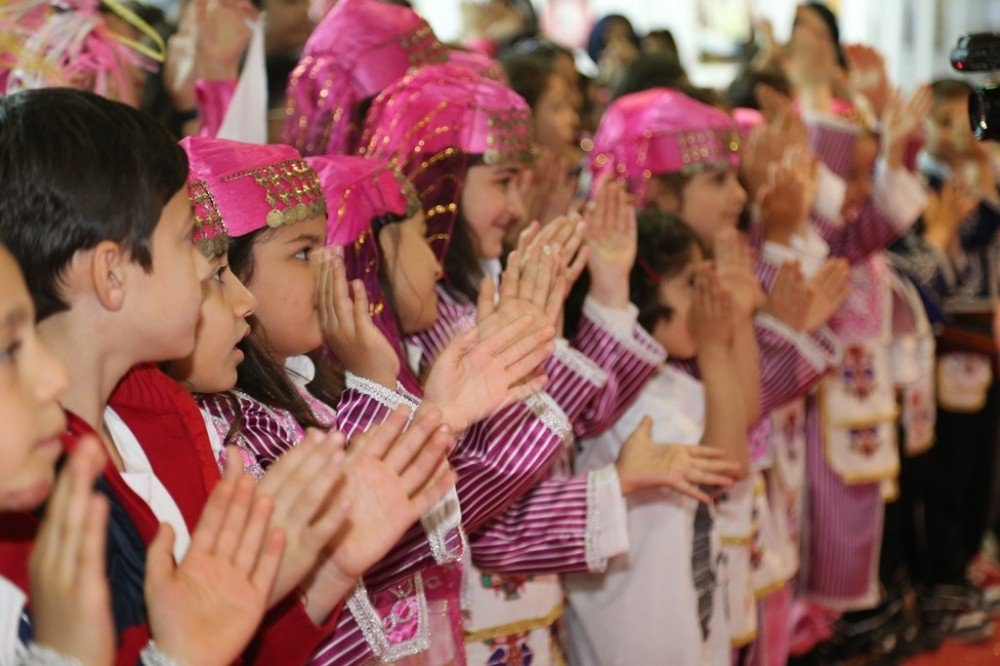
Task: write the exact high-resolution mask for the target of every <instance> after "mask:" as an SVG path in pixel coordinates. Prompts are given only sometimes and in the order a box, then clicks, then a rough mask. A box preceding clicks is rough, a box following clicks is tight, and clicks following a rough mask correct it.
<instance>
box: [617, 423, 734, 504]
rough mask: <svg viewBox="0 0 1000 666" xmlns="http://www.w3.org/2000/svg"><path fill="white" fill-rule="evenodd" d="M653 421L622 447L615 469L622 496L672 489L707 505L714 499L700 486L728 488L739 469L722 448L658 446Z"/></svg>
mask: <svg viewBox="0 0 1000 666" xmlns="http://www.w3.org/2000/svg"><path fill="white" fill-rule="evenodd" d="M652 427H653V421H652V419H651V418H650V417H648V416H647V417H645V418H644V419H643V420H642V423H641V424H640V425H639V427H638V429H636V431H635V432H634V433H632V435H631V436H629V438H628V439H627V440H625V445H624V446H623V447H622V450H621V453H619V455H618V460H617V461H616V462H615V468H616V469H617V471H618V481H619V483H620V484H621V488H622V494H623V495H626V496H628V495H631V494H632V493H636V492H639V491H641V490H650V489H653V488H669V489H671V490H676V491H677V492H679V493H682V494H684V495H687V496H688V497H693V498H694V499H696V500H698V501H699V502H705V503H706V504H707V503H708V502H710V501H711V498H710V497H709V496H708V494H707V493H706V492H704V491H703V490H701V489H700V488H699V486H717V487H719V488H728V487H730V486H731V485H733V479H734V478H736V476H737V475H738V474H739V466H738V465H737V464H736V463H734V462H732V461H730V460H727V459H726V457H725V453H724V452H723V451H721V450H720V449H716V448H712V447H709V446H685V445H683V444H658V443H656V442H654V441H653V440H652V437H651V432H652Z"/></svg>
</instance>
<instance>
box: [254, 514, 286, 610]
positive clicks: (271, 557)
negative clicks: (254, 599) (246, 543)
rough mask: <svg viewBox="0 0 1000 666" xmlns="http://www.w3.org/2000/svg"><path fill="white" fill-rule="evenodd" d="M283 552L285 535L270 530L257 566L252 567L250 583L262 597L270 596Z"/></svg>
mask: <svg viewBox="0 0 1000 666" xmlns="http://www.w3.org/2000/svg"><path fill="white" fill-rule="evenodd" d="M284 550H285V534H284V532H282V531H281V530H271V531H270V532H269V533H268V534H267V537H266V539H265V541H264V547H263V548H262V549H261V552H260V557H259V558H258V560H257V565H256V566H255V567H254V570H253V574H252V575H251V577H250V581H251V583H252V584H253V586H254V587H255V588H257V592H258V593H259V594H261V595H262V596H263V597H265V598H266V597H268V596H270V594H271V589H272V588H273V587H274V581H275V579H277V577H278V570H279V569H280V567H281V555H282V553H283V552H284Z"/></svg>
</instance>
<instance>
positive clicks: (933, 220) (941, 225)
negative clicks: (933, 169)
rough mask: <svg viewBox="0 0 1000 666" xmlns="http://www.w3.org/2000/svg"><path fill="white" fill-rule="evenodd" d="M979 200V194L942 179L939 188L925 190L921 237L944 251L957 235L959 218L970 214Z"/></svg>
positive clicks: (959, 225)
mask: <svg viewBox="0 0 1000 666" xmlns="http://www.w3.org/2000/svg"><path fill="white" fill-rule="evenodd" d="M979 201H980V200H979V197H977V196H976V195H975V194H973V193H972V192H970V191H969V190H968V189H967V188H965V187H963V186H962V185H961V184H959V183H957V182H955V181H952V180H948V181H945V182H944V183H942V184H941V190H940V191H938V192H934V191H933V190H932V191H930V192H928V193H927V207H926V208H925V209H924V214H923V219H924V238H925V239H926V240H927V242H928V243H930V244H931V245H933V246H934V247H936V248H938V249H939V250H941V251H942V252H945V253H947V252H948V251H949V250H950V249H951V247H952V244H953V243H954V241H955V239H956V238H957V237H958V230H959V229H960V228H961V226H962V221H963V220H965V219H966V218H967V217H969V216H970V215H972V213H973V212H974V211H975V210H976V207H977V206H979Z"/></svg>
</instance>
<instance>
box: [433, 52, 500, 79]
mask: <svg viewBox="0 0 1000 666" xmlns="http://www.w3.org/2000/svg"><path fill="white" fill-rule="evenodd" d="M448 62H450V63H451V64H453V65H458V66H459V67H465V68H466V69H471V70H472V71H473V72H475V73H476V74H478V75H480V76H485V77H486V78H487V79H493V80H494V81H499V82H500V83H502V84H504V85H509V84H510V81H509V80H508V79H507V72H506V71H504V68H503V65H501V64H500V62H499V61H498V60H494V59H493V58H491V57H489V56H488V55H486V54H485V53H480V52H479V51H463V50H462V49H450V50H449V51H448Z"/></svg>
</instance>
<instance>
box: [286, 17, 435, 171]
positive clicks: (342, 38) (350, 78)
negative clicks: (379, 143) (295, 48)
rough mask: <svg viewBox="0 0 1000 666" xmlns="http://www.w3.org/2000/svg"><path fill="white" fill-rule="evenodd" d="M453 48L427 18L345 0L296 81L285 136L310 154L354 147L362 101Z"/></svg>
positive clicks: (319, 29)
mask: <svg viewBox="0 0 1000 666" xmlns="http://www.w3.org/2000/svg"><path fill="white" fill-rule="evenodd" d="M446 57H447V52H446V49H445V48H444V46H443V45H442V44H441V42H439V41H438V39H437V37H436V36H435V35H434V31H433V30H431V27H430V26H429V25H428V24H427V21H425V20H424V19H422V18H420V17H419V16H417V15H416V14H415V13H414V12H413V10H411V9H409V8H407V7H400V6H397V5H392V4H389V3H386V2H381V1H380V0H341V2H338V3H337V5H336V6H335V7H334V8H333V9H332V10H330V13H329V14H327V15H326V16H325V17H324V18H323V20H322V21H321V22H320V24H319V25H318V26H316V29H315V30H314V31H313V33H312V36H310V37H309V41H307V42H306V46H305V50H304V51H303V52H302V58H301V59H300V60H299V64H298V66H296V68H295V71H293V72H292V75H291V77H290V78H289V81H288V91H287V93H286V100H287V101H286V105H287V106H286V109H285V114H286V117H285V129H284V134H283V138H284V140H285V142H287V143H289V144H291V145H293V146H295V147H296V148H298V149H299V150H300V151H301V152H302V153H303V154H304V155H320V154H331V155H332V154H347V153H352V152H354V148H355V145H354V144H355V142H356V140H357V132H358V127H359V126H360V124H361V121H362V120H364V119H363V118H361V117H359V106H360V104H361V102H362V101H363V100H366V99H369V98H371V97H374V96H375V95H377V94H378V93H380V92H381V91H382V90H384V89H385V88H386V87H387V86H388V85H389V84H391V83H394V82H395V81H398V80H399V79H401V78H403V76H405V75H406V73H407V72H408V71H409V70H410V69H411V68H413V67H418V66H420V65H424V64H428V63H434V62H443V61H444V60H445V58H446Z"/></svg>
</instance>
